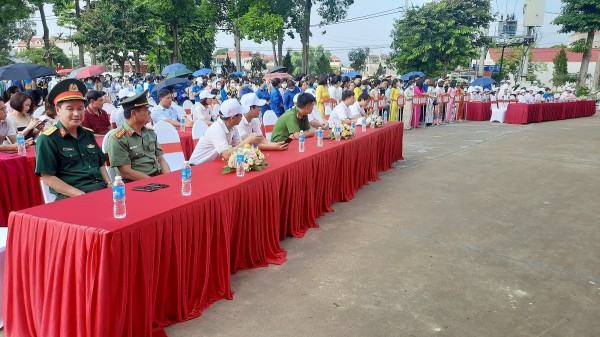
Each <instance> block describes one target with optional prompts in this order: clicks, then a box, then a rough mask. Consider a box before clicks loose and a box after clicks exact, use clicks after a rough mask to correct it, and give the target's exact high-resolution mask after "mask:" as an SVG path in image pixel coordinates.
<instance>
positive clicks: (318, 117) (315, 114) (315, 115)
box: [308, 104, 325, 124]
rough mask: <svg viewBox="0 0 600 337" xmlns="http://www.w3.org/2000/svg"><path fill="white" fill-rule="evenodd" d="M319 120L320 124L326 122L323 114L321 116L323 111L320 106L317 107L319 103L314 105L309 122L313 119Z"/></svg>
mask: <svg viewBox="0 0 600 337" xmlns="http://www.w3.org/2000/svg"><path fill="white" fill-rule="evenodd" d="M314 120H316V121H318V122H319V123H320V124H325V121H324V120H323V116H321V111H319V108H317V105H316V104H315V105H313V109H312V111H311V113H310V115H308V122H309V123H310V122H312V121H314Z"/></svg>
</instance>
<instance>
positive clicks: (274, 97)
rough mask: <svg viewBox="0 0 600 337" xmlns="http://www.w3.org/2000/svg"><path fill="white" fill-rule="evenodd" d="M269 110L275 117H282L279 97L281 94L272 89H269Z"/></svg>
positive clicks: (281, 98)
mask: <svg viewBox="0 0 600 337" xmlns="http://www.w3.org/2000/svg"><path fill="white" fill-rule="evenodd" d="M270 96H271V98H270V101H271V110H273V112H274V113H275V114H276V115H277V117H279V116H281V115H283V113H284V110H283V97H281V93H280V92H279V89H278V88H275V87H273V88H272V89H271V95H270Z"/></svg>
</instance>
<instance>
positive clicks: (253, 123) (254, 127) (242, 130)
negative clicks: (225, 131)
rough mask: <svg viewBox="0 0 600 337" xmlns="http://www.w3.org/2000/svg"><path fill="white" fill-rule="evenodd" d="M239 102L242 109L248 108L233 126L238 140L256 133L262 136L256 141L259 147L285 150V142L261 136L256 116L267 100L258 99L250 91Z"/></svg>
mask: <svg viewBox="0 0 600 337" xmlns="http://www.w3.org/2000/svg"><path fill="white" fill-rule="evenodd" d="M241 103H242V107H243V108H244V110H248V112H246V113H245V114H243V116H242V121H241V122H240V124H238V125H236V126H235V128H236V129H237V131H238V134H239V135H240V140H244V139H246V138H247V137H248V136H249V135H252V134H256V135H257V136H259V137H262V141H261V142H260V143H257V144H258V148H259V149H261V150H270V151H283V150H287V149H288V144H286V143H285V142H279V143H273V142H271V141H270V140H268V139H266V138H264V136H263V133H262V130H261V128H260V120H259V119H258V116H259V115H260V108H261V107H262V106H263V105H265V104H266V103H267V101H266V100H264V99H259V98H258V96H256V94H255V93H253V92H252V93H249V94H245V95H244V96H242V99H241Z"/></svg>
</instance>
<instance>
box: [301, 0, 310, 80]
mask: <svg viewBox="0 0 600 337" xmlns="http://www.w3.org/2000/svg"><path fill="white" fill-rule="evenodd" d="M311 8H312V0H306V2H305V3H304V19H303V20H302V25H303V26H302V33H301V34H300V42H301V43H302V72H303V73H304V74H308V69H309V67H308V54H309V52H310V46H309V38H310V10H311Z"/></svg>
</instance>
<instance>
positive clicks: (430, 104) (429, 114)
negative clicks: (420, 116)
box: [423, 79, 437, 125]
mask: <svg viewBox="0 0 600 337" xmlns="http://www.w3.org/2000/svg"><path fill="white" fill-rule="evenodd" d="M425 82H426V83H427V107H426V108H425V125H432V124H433V111H434V110H435V105H436V104H437V100H436V94H435V83H434V82H433V80H432V79H427V81H425ZM423 86H424V85H423Z"/></svg>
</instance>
